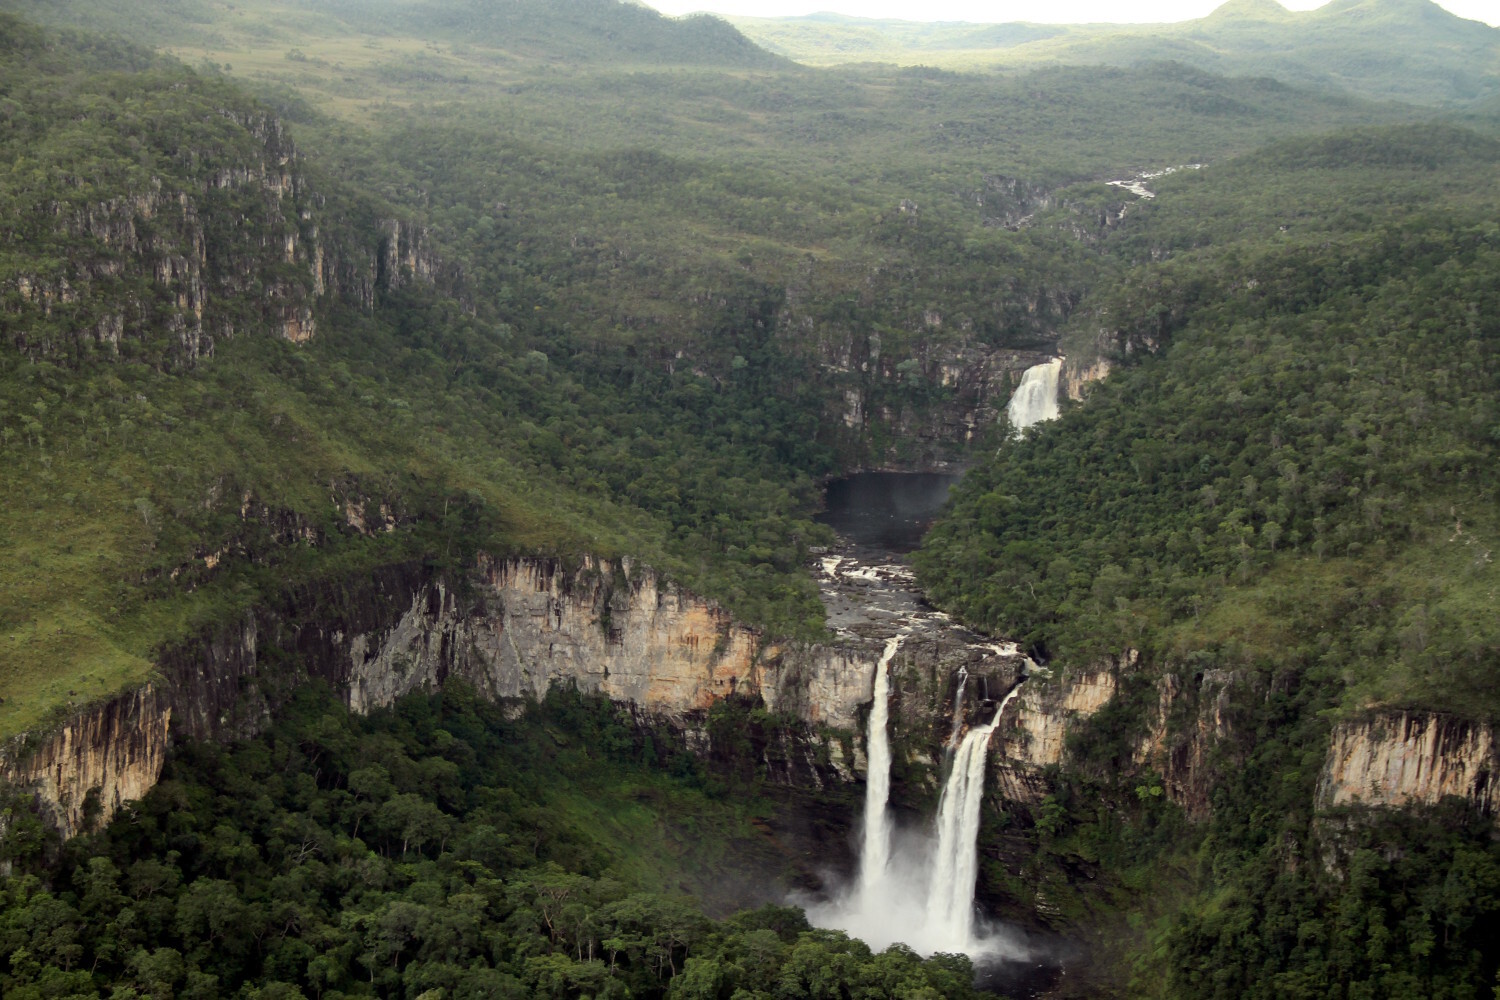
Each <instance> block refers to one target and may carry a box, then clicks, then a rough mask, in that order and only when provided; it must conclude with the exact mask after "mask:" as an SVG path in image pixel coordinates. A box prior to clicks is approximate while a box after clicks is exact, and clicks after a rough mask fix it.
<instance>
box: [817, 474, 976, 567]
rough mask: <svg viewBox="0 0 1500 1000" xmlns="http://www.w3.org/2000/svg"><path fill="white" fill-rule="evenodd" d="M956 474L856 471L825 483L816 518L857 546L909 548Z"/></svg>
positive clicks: (929, 521)
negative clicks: (822, 506) (824, 505)
mask: <svg viewBox="0 0 1500 1000" xmlns="http://www.w3.org/2000/svg"><path fill="white" fill-rule="evenodd" d="M959 478H960V477H959V476H957V475H955V474H952V473H946V472H859V473H855V474H854V475H852V476H850V477H848V478H847V479H835V480H834V481H833V482H831V483H829V484H828V493H827V501H826V502H827V509H826V510H824V511H823V512H822V513H821V514H819V515H818V516H817V520H819V521H821V522H823V523H824V524H826V525H828V526H829V527H831V528H832V529H833V530H834V531H837V532H838V533H839V534H840V535H843V536H844V537H845V538H847V539H849V540H850V541H851V542H853V543H854V544H855V545H857V546H859V547H861V548H867V549H877V550H881V551H885V552H893V553H905V552H911V551H913V550H914V549H916V547H917V546H918V545H919V544H920V543H921V541H922V536H923V535H924V534H926V532H927V529H928V527H929V526H931V524H932V521H933V519H934V518H935V517H937V514H938V511H939V510H941V509H942V507H943V503H944V501H946V500H947V499H948V491H949V490H950V489H952V488H953V484H954V483H956V482H958V480H959Z"/></svg>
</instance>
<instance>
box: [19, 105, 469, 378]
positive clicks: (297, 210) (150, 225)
mask: <svg viewBox="0 0 1500 1000" xmlns="http://www.w3.org/2000/svg"><path fill="white" fill-rule="evenodd" d="M188 117H191V116H188ZM184 127H185V128H187V129H188V130H189V133H188V134H187V135H184V136H181V137H178V138H177V139H176V140H174V141H173V142H171V143H167V144H166V145H164V146H154V145H151V144H150V143H148V144H147V148H145V149H143V150H142V157H143V159H144V160H148V161H150V162H151V163H152V164H153V166H152V168H151V173H150V175H149V176H145V177H142V178H130V179H128V180H127V179H124V178H114V179H113V180H111V179H108V178H105V177H99V178H93V179H91V180H90V181H89V182H88V183H87V184H84V183H80V184H79V185H78V187H77V189H76V190H74V191H70V193H69V196H68V197H67V198H66V199H58V200H50V201H38V202H37V203H36V204H34V205H32V206H31V207H30V209H29V211H28V212H27V213H25V217H24V218H20V219H15V220H11V221H10V223H8V224H9V225H13V226H15V227H18V228H21V229H22V230H23V231H26V232H27V233H28V235H27V241H28V243H30V244H32V245H34V246H36V247H38V248H39V251H38V253H37V254H35V255H34V256H35V257H36V258H37V259H43V260H45V259H48V258H49V257H50V258H55V259H56V260H60V261H63V262H64V264H63V265H62V266H61V267H53V268H49V269H44V270H37V269H35V265H34V264H31V263H27V262H22V263H20V264H18V265H16V266H14V267H0V298H4V299H5V300H6V301H5V303H4V304H3V305H0V338H3V339H4V340H7V341H9V342H10V343H11V344H12V345H14V347H15V348H16V349H18V350H20V351H23V352H25V353H28V354H30V355H33V356H46V357H54V358H55V357H69V356H81V355H96V356H99V357H105V358H115V357H120V356H129V357H133V358H136V359H147V360H150V361H153V362H155V363H161V364H177V365H192V364H194V363H196V362H197V361H199V360H200V359H202V358H206V357H210V356H212V354H213V353H214V345H215V344H216V343H217V342H219V341H222V340H224V339H227V338H230V337H234V336H237V335H245V334H262V333H270V334H272V335H275V336H280V337H283V338H285V339H287V340H290V341H292V342H294V343H302V342H304V341H307V340H309V339H311V338H312V337H313V336H315V334H316V332H317V319H316V317H315V315H314V312H315V309H316V307H317V306H318V305H319V303H320V302H321V301H322V300H324V299H325V298H328V297H333V298H336V299H339V300H341V301H345V302H348V303H350V304H353V305H357V306H359V307H362V308H364V309H371V308H373V307H374V304H375V294H376V291H377V290H381V289H383V290H392V291H394V290H396V289H398V288H400V287H402V286H403V285H406V284H410V283H413V282H418V283H427V284H434V283H439V282H441V283H444V284H445V285H453V286H456V285H457V284H458V283H459V280H460V279H459V276H458V275H457V273H456V272H454V271H452V269H451V268H448V267H446V266H445V265H443V264H442V263H441V262H440V261H439V260H438V258H437V257H436V255H435V254H434V252H433V250H432V248H431V246H430V241H429V240H428V238H427V233H426V230H425V229H424V228H422V227H420V226H417V225H413V224H411V223H408V222H405V221H403V220H399V219H389V218H377V217H375V216H374V213H373V211H370V210H364V211H361V208H362V207H361V206H353V208H354V210H353V211H352V212H350V211H345V212H342V213H335V212H329V211H326V210H325V208H326V206H325V200H324V198H323V197H322V196H321V195H319V194H317V193H316V192H314V191H312V190H310V189H309V186H308V184H307V183H306V180H305V177H304V173H303V167H302V162H301V157H300V155H299V153H298V151H297V149H296V147H295V145H294V144H293V143H292V140H291V137H290V136H289V135H288V134H287V132H286V129H285V127H284V126H283V124H282V123H281V121H280V120H278V119H277V118H276V117H275V116H273V115H270V114H267V113H266V112H264V111H263V110H260V109H257V108H255V107H253V106H251V105H240V106H237V105H236V104H235V103H234V102H233V101H225V102H223V103H218V104H216V105H214V106H213V110H212V112H211V113H206V114H205V115H203V117H202V120H200V121H197V122H195V123H193V124H191V125H185V126H184ZM130 141H131V142H132V143H135V142H137V141H139V137H138V136H135V135H132V136H131V138H130ZM163 141H165V140H163ZM178 142H180V143H181V147H182V148H198V147H199V146H200V145H201V146H205V147H207V148H213V149H215V150H216V155H215V156H214V157H212V159H214V160H216V161H217V162H216V163H215V164H214V165H213V166H208V165H207V164H206V163H204V162H200V158H199V157H196V156H195V157H191V158H187V157H183V156H181V155H180V149H179V148H178V145H177V143H178ZM205 159H207V158H205ZM56 166H57V167H58V169H60V170H64V171H66V169H68V168H69V164H67V163H61V164H58V165H56ZM344 207H345V208H349V207H350V206H344ZM361 216H363V218H361Z"/></svg>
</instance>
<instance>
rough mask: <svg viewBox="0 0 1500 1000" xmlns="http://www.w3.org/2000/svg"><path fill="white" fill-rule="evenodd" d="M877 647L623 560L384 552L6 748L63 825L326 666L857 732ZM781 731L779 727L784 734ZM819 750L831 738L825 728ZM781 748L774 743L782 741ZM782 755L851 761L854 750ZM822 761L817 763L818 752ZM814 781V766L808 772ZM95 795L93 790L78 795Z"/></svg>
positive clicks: (355, 681) (410, 684) (360, 698)
mask: <svg viewBox="0 0 1500 1000" xmlns="http://www.w3.org/2000/svg"><path fill="white" fill-rule="evenodd" d="M878 655H879V651H878V649H877V650H873V651H869V650H866V649H865V647H864V646H863V645H855V646H852V647H847V648H846V647H838V646H819V645H805V644H770V643H766V642H765V641H764V640H763V638H762V636H761V635H760V633H759V632H757V631H756V630H753V629H750V628H747V627H745V626H744V625H741V624H739V623H737V622H736V621H734V619H733V618H732V617H731V616H730V615H729V614H728V613H727V612H726V611H725V610H724V609H722V608H721V607H719V606H718V605H717V604H715V603H714V602H712V601H708V600H706V599H703V598H700V597H698V596H696V595H694V594H691V593H689V592H687V591H684V590H682V589H681V588H679V587H676V586H675V585H672V584H668V583H665V582H664V581H662V580H661V579H660V578H659V577H657V576H656V574H654V573H653V572H651V571H649V570H644V569H635V568H633V567H631V566H630V565H629V564H628V563H625V564H618V563H611V562H608V561H603V560H596V559H585V560H583V561H582V562H581V563H580V564H578V565H577V566H568V565H565V564H564V563H562V562H561V561H559V560H555V559H548V558H505V559H502V558H487V557H485V558H481V559H479V560H478V562H477V564H476V565H475V566H473V567H472V568H471V570H470V571H469V572H468V573H465V574H462V575H460V576H455V577H450V576H445V575H442V574H438V573H434V572H433V571H431V570H428V569H426V568H425V567H422V566H417V565H402V566H391V567H386V568H385V569H383V570H380V571H378V572H376V573H373V574H371V575H370V576H369V577H368V578H367V579H365V580H363V581H359V582H357V583H355V582H351V581H338V582H324V583H321V584H305V585H303V586H301V587H299V588H297V589H295V590H292V591H290V592H288V593H287V594H286V595H285V597H284V599H283V601H282V602H280V603H279V604H278V605H277V606H273V607H262V608H258V609H256V610H255V611H254V612H253V613H251V614H249V615H247V616H246V617H245V618H244V619H243V620H241V621H238V622H236V623H234V624H232V625H229V626H226V627H221V628H218V629H215V630H213V631H212V632H209V633H205V634H204V635H201V636H199V637H198V638H196V639H194V640H192V641H191V642H188V643H184V644H182V645H181V646H178V647H176V648H173V649H168V650H164V651H162V653H161V654H160V655H159V657H158V669H159V674H160V677H159V679H158V680H157V681H156V682H155V683H153V684H152V685H149V686H147V687H144V688H141V689H138V690H136V691H131V692H127V693H125V694H123V695H121V696H119V697H117V698H116V699H114V700H113V701H111V702H108V703H106V704H104V705H101V706H98V707H96V708H94V709H90V710H88V711H86V712H84V713H82V714H80V715H78V716H75V717H74V718H73V719H71V720H69V721H68V722H66V723H65V724H64V725H62V726H61V727H59V728H58V729H56V730H54V731H52V732H51V733H50V734H49V735H48V736H47V737H46V738H45V739H42V740H41V741H40V742H39V743H34V744H33V749H31V750H30V751H29V752H26V753H22V752H21V751H20V750H19V749H18V750H17V751H16V752H14V753H13V754H12V756H11V758H10V759H9V760H8V761H7V762H6V765H5V774H6V776H7V777H8V778H9V779H10V780H11V781H12V782H15V783H18V784H21V785H25V786H27V787H30V788H32V789H33V790H34V791H35V792H36V793H37V795H38V797H39V799H41V800H42V801H43V803H44V806H45V809H46V810H47V811H48V813H49V816H50V817H51V818H52V819H53V820H54V822H55V823H56V825H57V827H58V828H59V829H60V830H62V831H63V832H64V833H72V832H75V831H77V830H78V829H80V823H81V822H82V821H83V818H84V811H83V810H84V808H85V807H84V803H85V802H86V801H90V793H91V790H97V791H95V792H93V800H96V801H97V803H98V808H99V813H98V815H99V816H100V818H103V819H107V818H108V817H109V816H110V815H112V814H113V812H114V811H115V810H116V809H118V808H119V806H120V805H121V804H122V803H123V802H126V801H129V800H130V799H132V798H136V797H139V795H141V794H142V793H144V792H145V791H146V790H147V789H148V788H150V786H151V785H152V783H154V781H155V779H156V776H157V774H158V773H159V772H160V769H161V763H162V760H163V759H164V755H165V753H166V748H167V746H168V736H169V734H170V736H171V737H172V738H173V739H189V740H210V739H237V738H245V737H248V736H251V735H254V734H255V733H257V732H259V731H260V730H261V729H262V728H264V726H265V725H266V724H267V722H268V721H269V719H270V718H271V717H272V715H273V714H274V712H275V711H276V710H277V709H278V708H280V706H282V705H283V704H285V703H286V702H287V701H288V699H289V698H290V697H291V696H292V694H293V692H294V691H295V690H296V689H297V688H298V687H299V686H301V685H303V684H305V683H308V682H311V681H320V682H323V683H326V684H328V685H329V686H330V687H332V688H333V689H334V690H335V691H339V692H343V693H344V696H345V697H346V698H347V700H348V703H349V706H350V708H351V709H353V710H355V711H359V712H368V711H371V710H373V709H376V708H379V707H382V706H386V705H390V704H392V703H393V702H394V701H395V700H396V699H398V698H400V697H401V696H402V695H404V694H407V693H410V692H412V691H418V690H423V689H433V688H436V687H438V686H440V685H441V684H443V683H445V682H446V681H447V680H449V679H450V678H460V679H463V680H465V681H467V682H468V683H470V684H472V685H473V686H474V687H475V688H476V689H478V690H479V691H481V692H483V693H484V694H486V695H488V696H490V697H493V698H496V699H507V698H510V699H514V698H533V699H534V698H540V697H541V696H543V695H544V694H545V693H546V691H547V689H548V687H549V686H550V685H552V684H572V685H576V686H577V687H578V689H579V690H581V691H584V692H588V693H598V694H603V695H605V696H607V697H609V698H611V699H613V700H615V701H618V702H621V703H626V704H629V705H631V706H633V707H634V709H635V711H637V712H638V713H639V714H640V716H641V717H642V718H643V719H645V720H647V721H649V722H651V723H664V724H668V725H670V726H672V727H673V728H674V729H676V730H677V731H679V732H681V733H683V734H684V736H685V738H686V737H690V736H691V735H692V734H693V733H698V734H699V735H700V736H701V734H702V722H703V720H704V718H705V717H706V714H707V710H708V709H709V708H710V707H711V706H712V705H713V703H714V702H715V701H717V700H720V699H724V698H729V697H734V696H742V697H746V698H751V699H759V700H760V701H761V702H762V703H763V704H764V705H765V707H766V708H767V709H768V710H769V711H770V712H772V713H777V714H778V715H779V716H782V717H788V718H792V719H795V720H797V721H798V722H799V723H800V724H801V725H802V726H803V727H805V728H806V729H808V730H819V731H825V732H826V731H830V730H835V731H852V730H854V729H855V728H857V727H858V725H859V720H860V717H861V709H862V707H863V706H865V705H867V704H868V703H869V701H870V698H871V696H872V688H871V685H872V683H873V676H874V667H875V659H876V657H878ZM778 738H779V739H781V740H782V742H783V743H784V742H785V739H784V738H782V737H778ZM824 743H825V746H824V749H823V750H821V751H818V753H821V754H822V755H823V756H825V757H826V756H828V755H829V754H830V753H831V751H830V750H829V749H828V747H827V746H826V741H824ZM782 751H784V753H783V752H782ZM778 753H782V756H783V757H786V758H788V759H791V760H792V761H793V763H792V764H782V765H781V766H782V769H783V770H785V771H787V772H788V773H789V774H790V773H791V772H792V771H793V770H807V771H810V772H811V771H817V770H818V768H820V767H822V768H824V769H825V770H826V769H827V768H828V767H832V768H833V770H834V771H838V772H841V773H844V774H846V775H848V776H850V777H852V775H853V770H852V768H853V763H854V762H853V761H852V760H845V761H842V762H823V761H810V762H807V763H806V767H805V768H804V767H803V766H802V764H801V763H798V761H800V760H801V759H803V758H809V756H810V755H811V754H813V753H814V751H812V750H810V749H808V748H805V747H797V748H786V747H783V748H782V750H781V751H778ZM825 765H826V766H825ZM817 780H823V779H822V778H821V777H818V778H817ZM90 808H92V807H90Z"/></svg>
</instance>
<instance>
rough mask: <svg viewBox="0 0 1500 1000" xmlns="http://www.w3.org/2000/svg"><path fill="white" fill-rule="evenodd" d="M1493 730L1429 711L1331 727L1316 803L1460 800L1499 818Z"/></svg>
mask: <svg viewBox="0 0 1500 1000" xmlns="http://www.w3.org/2000/svg"><path fill="white" fill-rule="evenodd" d="M1497 777H1500V755H1497V752H1496V743H1495V733H1494V729H1493V727H1491V726H1489V725H1486V724H1483V723H1477V722H1470V721H1467V720H1464V719H1458V718H1454V717H1453V716H1448V715H1439V714H1436V713H1431V712H1401V713H1381V714H1377V715H1374V716H1372V717H1370V718H1368V719H1364V720H1361V721H1357V722H1341V723H1339V724H1338V725H1336V726H1335V727H1334V729H1333V735H1332V737H1331V739H1330V742H1329V748H1328V756H1327V758H1326V760H1325V761H1324V763H1323V770H1322V773H1321V775H1320V777H1319V781H1318V805H1319V807H1320V808H1325V809H1327V808H1331V807H1337V806H1348V805H1365V806H1379V807H1401V806H1409V805H1434V804H1436V803H1437V802H1439V801H1440V800H1442V799H1443V798H1445V797H1447V796H1457V797H1458V798H1461V799H1464V800H1465V801H1467V802H1468V803H1470V804H1471V805H1472V806H1474V807H1475V808H1477V809H1478V810H1479V811H1480V812H1482V813H1484V814H1485V815H1488V816H1491V817H1496V818H1500V808H1497V807H1500V787H1497V780H1496V779H1497Z"/></svg>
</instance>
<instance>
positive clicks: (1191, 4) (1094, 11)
mask: <svg viewBox="0 0 1500 1000" xmlns="http://www.w3.org/2000/svg"><path fill="white" fill-rule="evenodd" d="M648 2H649V3H650V4H651V6H653V7H655V8H656V9H657V10H659V11H661V12H662V13H664V14H687V13H691V12H693V11H700V10H707V11H712V12H714V13H716V14H745V15H750V16H757V17H785V16H789V15H796V14H811V13H814V12H815V11H825V10H826V11H837V12H838V13H840V14H852V15H854V16H856V17H896V18H902V19H904V20H908V21H977V22H981V23H990V24H996V23H1000V22H1003V21H1034V22H1037V23H1040V24H1064V23H1078V22H1090V21H1119V22H1126V23H1136V24H1146V23H1154V22H1163V21H1185V20H1188V19H1190V18H1195V17H1202V16H1204V15H1205V14H1207V13H1209V12H1210V11H1212V10H1213V9H1214V8H1215V7H1217V6H1219V4H1220V3H1222V2H1223V0H648ZM1324 2H1325V0H1281V3H1282V6H1284V7H1286V8H1288V9H1289V10H1311V9H1312V8H1314V7H1321V6H1322V5H1323V3H1324ZM1438 3H1439V5H1440V6H1442V7H1446V8H1447V9H1448V10H1450V11H1452V12H1453V13H1455V14H1457V15H1458V16H1460V17H1467V18H1470V19H1472V20H1475V21H1483V22H1485V23H1486V24H1491V25H1495V26H1496V27H1500V0H1438Z"/></svg>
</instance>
